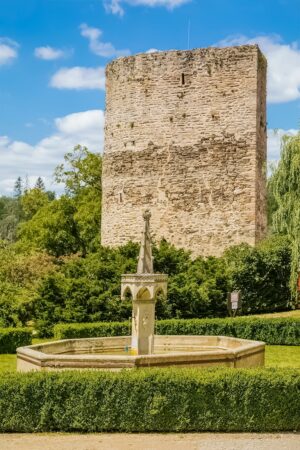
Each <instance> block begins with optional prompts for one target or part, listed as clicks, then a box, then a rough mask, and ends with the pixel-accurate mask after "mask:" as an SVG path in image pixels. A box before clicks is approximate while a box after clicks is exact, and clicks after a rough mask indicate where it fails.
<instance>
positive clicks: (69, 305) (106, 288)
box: [34, 244, 138, 337]
mask: <svg viewBox="0 0 300 450" xmlns="http://www.w3.org/2000/svg"><path fill="white" fill-rule="evenodd" d="M137 252H138V246H137V245H135V244H127V245H126V246H124V247H120V248H119V249H118V250H113V249H107V248H103V247H101V248H100V249H99V250H98V252H97V253H90V254H89V255H87V256H86V258H80V257H75V258H72V259H70V260H68V261H66V262H65V263H62V265H61V267H60V271H58V272H55V273H51V274H49V275H48V276H46V277H45V278H44V279H43V280H42V281H41V283H40V285H39V287H38V292H37V295H36V298H35V302H34V318H35V321H36V326H37V329H38V330H39V335H40V336H41V337H46V336H51V334H52V327H53V325H54V324H56V323H58V322H96V321H121V320H128V318H129V317H130V316H131V308H132V305H131V301H130V300H128V301H121V300H120V297H119V295H120V281H121V274H122V273H126V272H133V271H135V270H136V255H137Z"/></svg>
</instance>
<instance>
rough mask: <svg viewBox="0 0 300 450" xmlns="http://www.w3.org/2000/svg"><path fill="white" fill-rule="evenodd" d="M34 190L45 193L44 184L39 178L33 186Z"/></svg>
mask: <svg viewBox="0 0 300 450" xmlns="http://www.w3.org/2000/svg"><path fill="white" fill-rule="evenodd" d="M34 187H35V188H36V189H39V190H40V191H45V190H46V189H45V183H44V181H43V179H42V178H41V177H38V178H37V180H36V183H35V186H34Z"/></svg>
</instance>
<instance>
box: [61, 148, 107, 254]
mask: <svg viewBox="0 0 300 450" xmlns="http://www.w3.org/2000/svg"><path fill="white" fill-rule="evenodd" d="M101 173H102V158H101V156H100V155H99V154H97V153H92V152H90V151H89V150H88V149H87V148H86V147H82V146H77V147H75V148H74V150H73V152H70V153H67V154H66V155H65V163H64V164H61V165H60V166H58V167H57V168H56V171H55V179H56V182H57V183H64V184H65V190H66V195H67V196H68V197H70V198H73V199H74V201H75V204H76V212H75V214H74V220H75V221H76V223H77V226H78V230H79V234H80V237H81V246H82V252H83V254H84V255H85V254H86V253H87V251H91V250H93V249H95V245H97V244H98V242H99V236H100V219H101V193H102V188H101Z"/></svg>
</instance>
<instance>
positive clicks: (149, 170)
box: [101, 45, 266, 255]
mask: <svg viewBox="0 0 300 450" xmlns="http://www.w3.org/2000/svg"><path fill="white" fill-rule="evenodd" d="M265 191H266V60H265V58H264V56H263V55H262V53H261V52H260V50H259V48H258V47H257V46H256V45H245V46H239V47H228V48H207V49H196V50H189V51H170V52H158V53H150V54H139V55H136V56H131V57H126V58H120V59H117V60H115V61H113V62H111V63H110V64H108V66H107V69H106V118H105V151H104V159H103V201H102V208H103V210H102V230H101V239H102V244H103V245H108V246H117V245H121V244H125V243H126V242H127V241H129V240H133V241H138V240H139V228H138V227H139V220H137V218H138V217H139V214H140V211H141V210H143V209H146V208H149V209H151V212H152V230H153V234H154V236H155V238H156V239H157V240H158V239H160V238H166V239H167V240H168V241H170V242H172V243H173V244H174V245H176V246H178V247H184V248H186V249H190V250H192V252H193V254H194V255H199V254H203V255H220V254H221V253H222V252H223V251H224V249H226V248H227V247H229V246H230V245H233V244H239V243H241V242H247V243H249V244H252V245H253V244H255V243H256V242H257V241H258V240H260V239H261V238H262V237H263V236H264V235H265V232H266V194H265Z"/></svg>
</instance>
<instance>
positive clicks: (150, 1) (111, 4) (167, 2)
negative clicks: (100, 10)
mask: <svg viewBox="0 0 300 450" xmlns="http://www.w3.org/2000/svg"><path fill="white" fill-rule="evenodd" d="M190 1H191V0H104V7H105V9H106V11H107V12H110V13H112V14H117V15H119V16H123V15H124V9H123V7H122V4H124V3H127V4H128V5H130V6H149V7H156V6H161V7H164V8H167V9H170V10H172V9H174V8H176V7H178V6H181V5H184V4H185V3H189V2H190Z"/></svg>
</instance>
